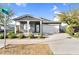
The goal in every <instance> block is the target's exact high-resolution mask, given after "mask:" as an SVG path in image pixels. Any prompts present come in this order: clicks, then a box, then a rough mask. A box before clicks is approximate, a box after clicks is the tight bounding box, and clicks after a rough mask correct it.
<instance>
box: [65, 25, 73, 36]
mask: <svg viewBox="0 0 79 59" xmlns="http://www.w3.org/2000/svg"><path fill="white" fill-rule="evenodd" d="M66 33H68V34H70V35H73V34H74V29H73V26H72V25H69V26H67V27H66Z"/></svg>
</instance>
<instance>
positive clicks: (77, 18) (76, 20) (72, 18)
mask: <svg viewBox="0 0 79 59" xmlns="http://www.w3.org/2000/svg"><path fill="white" fill-rule="evenodd" d="M58 16H59V18H60V21H61V22H63V23H66V24H68V25H71V24H75V25H79V9H73V10H69V11H65V12H62V13H60V14H58Z"/></svg>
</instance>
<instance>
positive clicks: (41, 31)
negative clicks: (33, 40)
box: [40, 21, 43, 34]
mask: <svg viewBox="0 0 79 59" xmlns="http://www.w3.org/2000/svg"><path fill="white" fill-rule="evenodd" d="M40 34H43V25H42V21H40Z"/></svg>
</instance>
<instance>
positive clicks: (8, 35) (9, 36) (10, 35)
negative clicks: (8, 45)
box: [7, 31, 16, 39]
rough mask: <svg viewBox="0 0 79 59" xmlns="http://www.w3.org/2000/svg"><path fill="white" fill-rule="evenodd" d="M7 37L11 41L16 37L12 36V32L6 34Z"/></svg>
mask: <svg viewBox="0 0 79 59" xmlns="http://www.w3.org/2000/svg"><path fill="white" fill-rule="evenodd" d="M7 37H8V38H10V39H12V38H15V37H16V35H15V34H14V32H13V31H10V32H8V33H7Z"/></svg>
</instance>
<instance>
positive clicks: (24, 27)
mask: <svg viewBox="0 0 79 59" xmlns="http://www.w3.org/2000/svg"><path fill="white" fill-rule="evenodd" d="M42 24H43V23H42V20H40V21H34V20H27V21H19V25H18V26H17V25H16V26H15V34H16V33H17V32H20V33H24V34H29V33H30V32H31V33H40V34H43V25H42Z"/></svg>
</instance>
